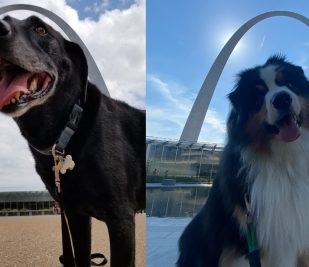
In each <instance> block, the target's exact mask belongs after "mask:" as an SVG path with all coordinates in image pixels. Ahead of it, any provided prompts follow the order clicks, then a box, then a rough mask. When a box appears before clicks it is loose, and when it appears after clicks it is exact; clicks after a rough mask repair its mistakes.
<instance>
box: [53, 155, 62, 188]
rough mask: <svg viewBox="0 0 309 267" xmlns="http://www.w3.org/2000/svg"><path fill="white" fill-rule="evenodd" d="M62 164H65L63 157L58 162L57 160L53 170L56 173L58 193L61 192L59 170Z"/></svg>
mask: <svg viewBox="0 0 309 267" xmlns="http://www.w3.org/2000/svg"><path fill="white" fill-rule="evenodd" d="M62 165H63V158H62V157H59V158H58V162H57V161H55V166H54V167H53V171H54V173H55V185H56V187H57V191H58V193H60V175H59V172H60V170H61V167H62Z"/></svg>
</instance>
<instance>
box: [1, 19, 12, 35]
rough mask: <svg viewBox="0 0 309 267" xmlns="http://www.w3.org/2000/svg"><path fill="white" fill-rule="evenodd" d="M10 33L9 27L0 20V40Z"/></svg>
mask: <svg viewBox="0 0 309 267" xmlns="http://www.w3.org/2000/svg"><path fill="white" fill-rule="evenodd" d="M10 33H11V26H10V24H8V23H7V22H6V21H4V20H0V38H1V37H7V36H8V35H10Z"/></svg>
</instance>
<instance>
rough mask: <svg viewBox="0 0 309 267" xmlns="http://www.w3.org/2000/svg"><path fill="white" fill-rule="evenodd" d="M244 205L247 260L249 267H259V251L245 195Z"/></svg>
mask: <svg viewBox="0 0 309 267" xmlns="http://www.w3.org/2000/svg"><path fill="white" fill-rule="evenodd" d="M245 203H246V208H247V228H246V239H247V244H248V249H249V253H248V259H249V264H250V267H261V259H260V250H259V247H258V242H257V237H256V229H255V226H254V224H253V222H252V216H251V213H250V205H249V201H248V198H247V195H245Z"/></svg>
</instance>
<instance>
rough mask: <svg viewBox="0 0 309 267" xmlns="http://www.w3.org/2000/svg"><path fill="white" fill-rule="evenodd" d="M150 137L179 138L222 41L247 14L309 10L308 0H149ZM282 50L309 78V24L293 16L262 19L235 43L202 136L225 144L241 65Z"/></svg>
mask: <svg viewBox="0 0 309 267" xmlns="http://www.w3.org/2000/svg"><path fill="white" fill-rule="evenodd" d="M146 10H147V65H146V66H147V67H146V69H147V75H146V77H147V81H146V88H147V100H146V102H147V136H154V137H161V138H172V139H178V138H179V137H180V134H181V131H182V129H183V125H184V123H185V121H186V119H187V117H188V115H189V112H190V109H191V107H192V105H193V102H194V100H195V97H196V95H197V93H198V91H199V89H200V87H201V85H202V83H203V81H204V79H205V77H206V74H207V72H208V70H209V68H210V67H211V65H212V63H213V62H214V60H215V58H216V56H217V55H218V53H219V52H220V50H221V48H222V47H223V45H224V44H225V42H226V41H227V40H228V38H229V37H230V36H231V35H232V34H233V33H234V32H235V31H236V30H237V29H238V28H239V27H240V26H241V25H242V24H243V23H245V22H246V21H248V20H249V19H251V18H253V17H254V16H256V15H259V14H261V13H264V12H267V11H272V10H287V11H294V12H297V13H300V14H302V15H304V16H307V17H309V3H306V1H297V2H296V1H275V0H271V1H265V0H264V1H244V0H235V1H203V0H194V1H188V0H186V1H176V0H170V1H164V0H155V1H148V2H147V9H146ZM276 53H281V54H284V55H286V57H287V59H288V60H290V61H291V62H293V63H294V64H298V65H300V66H302V67H303V68H304V70H305V73H306V74H307V77H309V28H308V27H306V26H305V25H304V24H302V23H301V22H299V21H296V20H294V19H291V18H287V17H273V18H269V19H266V20H264V21H261V22H260V23H258V24H257V25H255V26H254V27H253V28H252V29H251V30H249V31H248V32H247V33H246V34H245V36H244V37H243V38H242V39H241V41H240V42H239V44H238V45H237V47H236V48H235V49H234V51H233V53H232V55H231V57H230V59H229V61H228V62H227V65H226V67H225V69H224V71H223V73H222V75H221V78H220V80H219V83H218V85H217V88H216V90H215V93H214V96H213V98H212V100H211V103H210V107H209V110H208V112H207V115H206V119H205V122H204V125H203V128H202V131H201V134H200V137H199V141H203V142H215V143H217V142H218V143H223V142H224V141H225V120H226V117H227V114H228V111H229V103H228V101H227V98H226V95H227V94H228V93H229V92H230V91H231V90H232V88H233V86H234V82H235V78H236V75H237V73H238V72H239V71H241V70H243V69H246V68H249V67H253V66H255V65H259V64H263V63H264V62H265V61H266V59H267V58H268V57H269V56H271V55H273V54H276Z"/></svg>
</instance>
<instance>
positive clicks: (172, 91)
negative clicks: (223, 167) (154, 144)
mask: <svg viewBox="0 0 309 267" xmlns="http://www.w3.org/2000/svg"><path fill="white" fill-rule="evenodd" d="M147 81H148V84H149V86H148V88H147V90H154V91H156V93H157V94H158V95H159V96H158V99H160V100H159V101H156V102H157V103H156V104H149V105H147V122H148V123H147V135H148V136H152V137H165V138H172V139H179V137H180V134H181V131H182V130H183V127H184V125H185V122H186V120H187V117H188V115H189V112H190V110H191V107H192V105H193V101H194V97H193V96H192V95H191V93H190V90H188V89H186V88H184V87H183V86H181V85H179V84H177V83H175V82H166V81H163V80H162V79H160V78H159V77H158V76H156V75H151V74H150V75H147ZM224 138H225V121H224V119H222V118H221V116H220V114H219V113H218V112H217V111H215V110H210V109H209V110H208V111H207V115H206V118H205V121H204V124H203V127H202V131H201V135H200V138H199V140H200V141H205V142H211V143H214V142H215V143H223V141H224Z"/></svg>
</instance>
